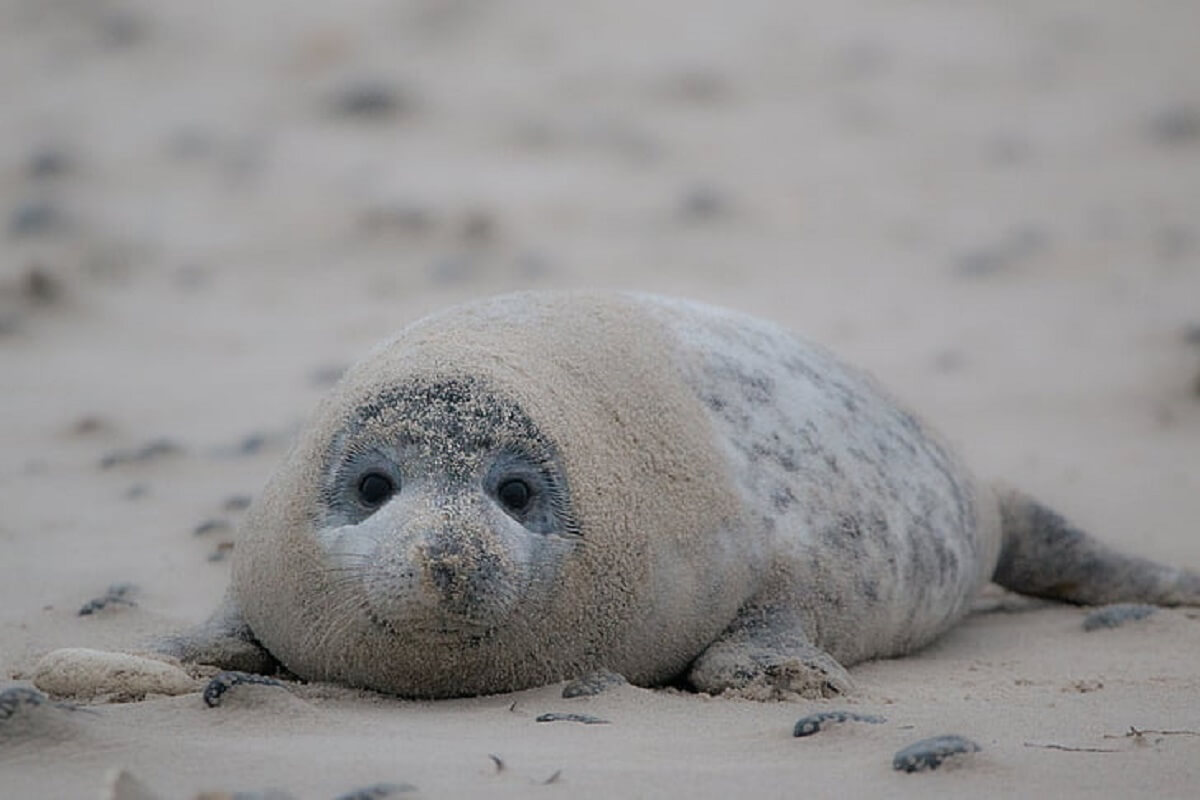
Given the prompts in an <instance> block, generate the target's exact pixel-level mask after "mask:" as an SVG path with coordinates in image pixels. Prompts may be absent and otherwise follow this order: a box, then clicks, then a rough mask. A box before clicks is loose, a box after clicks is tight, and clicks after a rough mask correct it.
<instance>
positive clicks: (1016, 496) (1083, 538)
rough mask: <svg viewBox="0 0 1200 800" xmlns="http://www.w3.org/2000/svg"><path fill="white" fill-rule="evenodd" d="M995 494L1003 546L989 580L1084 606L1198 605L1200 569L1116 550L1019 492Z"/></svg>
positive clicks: (1024, 591)
mask: <svg viewBox="0 0 1200 800" xmlns="http://www.w3.org/2000/svg"><path fill="white" fill-rule="evenodd" d="M996 495H997V497H998V499H999V501H1000V517H1001V523H1002V526H1003V545H1002V546H1001V550H1000V561H999V563H997V565H996V572H995V573H994V574H993V575H992V580H994V581H995V582H996V583H998V584H1000V585H1001V586H1003V587H1005V588H1006V589H1011V590H1013V591H1014V592H1020V593H1021V594H1029V595H1034V596H1036V597H1046V598H1050V599H1052V600H1062V601H1065V602H1068V603H1079V604H1084V605H1103V604H1106V603H1153V604H1155V605H1160V606H1197V605H1200V574H1197V573H1195V572H1191V571H1189V570H1185V569H1179V568H1176V567H1168V566H1166V565H1163V564H1157V563H1155V562H1153V561H1150V560H1148V559H1145V558H1138V557H1137V556H1129V555H1125V554H1124V553H1120V552H1118V551H1116V550H1114V549H1112V548H1110V547H1108V546H1107V545H1105V544H1103V543H1102V542H1100V541H1098V540H1096V539H1094V538H1093V537H1091V536H1089V535H1088V534H1086V533H1084V532H1083V531H1081V530H1079V529H1078V528H1076V527H1075V526H1073V525H1071V523H1069V522H1067V521H1066V520H1065V519H1063V518H1062V517H1061V516H1059V515H1058V514H1056V513H1055V512H1054V511H1051V510H1050V509H1049V508H1047V507H1046V506H1044V505H1042V504H1041V503H1039V502H1037V501H1036V500H1034V499H1032V498H1031V497H1029V496H1027V495H1025V494H1022V493H1021V492H1018V491H1014V490H1011V489H999V490H997V492H996Z"/></svg>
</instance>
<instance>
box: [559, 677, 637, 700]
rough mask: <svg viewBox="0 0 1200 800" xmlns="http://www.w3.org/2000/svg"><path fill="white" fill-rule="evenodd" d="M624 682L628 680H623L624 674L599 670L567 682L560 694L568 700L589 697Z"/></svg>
mask: <svg viewBox="0 0 1200 800" xmlns="http://www.w3.org/2000/svg"><path fill="white" fill-rule="evenodd" d="M626 683H628V681H626V680H625V676H624V675H621V674H619V673H616V672H610V671H609V670H599V671H597V672H593V673H591V674H589V675H584V676H583V677H582V678H578V679H576V680H573V681H571V682H570V683H568V684H567V685H566V686H564V687H563V690H562V696H563V697H564V698H565V699H568V700H569V699H570V698H572V697H591V696H592V695H597V694H600V693H601V692H604V691H607V690H608V689H611V688H612V687H614V686H624V685H625V684H626Z"/></svg>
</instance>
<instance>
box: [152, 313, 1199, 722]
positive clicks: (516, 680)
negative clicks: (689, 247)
mask: <svg viewBox="0 0 1200 800" xmlns="http://www.w3.org/2000/svg"><path fill="white" fill-rule="evenodd" d="M989 579H990V580H995V581H997V582H998V583H1000V584H1001V585H1003V586H1005V587H1008V588H1009V589H1012V590H1015V591H1018V592H1023V593H1026V594H1032V595H1038V596H1041V597H1048V598H1055V599H1058V600H1064V601H1067V602H1071V603H1097V604H1098V603H1110V602H1147V603H1155V604H1163V605H1175V604H1192V605H1195V604H1200V576H1198V575H1196V574H1194V573H1191V572H1186V571H1183V570H1180V569H1174V568H1170V567H1166V566H1161V565H1158V564H1154V563H1151V562H1149V561H1146V560H1143V559H1139V558H1134V557H1127V556H1124V555H1121V554H1119V553H1117V552H1115V551H1113V550H1110V549H1109V548H1107V547H1106V546H1104V545H1103V544H1100V543H1099V542H1098V541H1096V540H1094V539H1092V538H1090V537H1089V536H1087V535H1085V534H1084V533H1082V532H1081V531H1079V530H1077V529H1076V528H1074V527H1072V526H1071V525H1070V524H1068V523H1067V522H1065V521H1064V520H1063V519H1062V518H1061V517H1059V516H1058V515H1056V514H1055V513H1054V512H1052V511H1049V510H1047V509H1046V508H1045V507H1043V506H1042V505H1040V504H1038V503H1037V502H1036V501H1034V500H1032V499H1030V498H1028V497H1026V496H1025V495H1023V494H1021V493H1019V492H1016V491H1011V490H994V489H992V488H989V487H988V486H985V485H982V484H980V483H979V482H977V481H976V480H975V479H974V477H973V476H972V475H971V473H970V472H969V471H968V470H967V468H966V467H965V466H964V465H963V464H962V463H960V461H959V460H958V458H957V457H956V456H955V455H954V453H953V452H952V451H951V450H950V449H949V448H948V447H947V446H946V445H945V444H944V443H943V442H942V440H941V439H940V438H938V436H936V435H935V434H934V433H932V432H931V431H930V430H929V429H928V428H926V427H925V426H924V425H923V424H922V423H921V422H920V421H918V419H917V418H916V417H915V416H913V415H912V414H911V413H909V412H908V411H906V410H905V409H903V408H902V407H901V406H900V405H899V404H897V403H896V402H895V401H894V400H893V399H892V398H891V397H890V396H889V395H888V394H887V393H886V392H885V391H884V390H882V389H881V388H880V387H879V386H878V385H877V384H876V383H875V382H874V381H873V380H872V379H871V378H869V377H868V376H867V375H865V374H864V373H862V372H860V371H858V370H855V369H853V368H851V367H849V366H847V365H845V364H843V363H842V362H840V361H839V360H837V359H836V358H835V357H834V356H833V355H831V354H830V353H828V352H827V351H826V350H824V349H822V348H821V347H818V346H816V345H813V344H811V343H809V342H807V341H805V340H804V339H802V338H800V337H798V336H796V335H794V334H792V333H789V332H787V331H785V330H783V329H782V328H779V327H777V326H775V325H772V324H769V323H767V322H764V321H761V320H757V319H754V318H752V317H749V316H745V315H741V314H737V313H734V312H730V311H724V310H720V309H717V308H712V307H708V306H704V305H699V304H696V303H691V302H686V301H681V300H674V299H667V298H661V297H654V296H647V295H636V294H615V293H603V292H584V293H542V292H530V293H519V294H512V295H505V296H501V297H498V298H493V299H490V300H485V301H482V302H476V303H472V304H468V305H464V306H459V307H456V308H452V309H450V310H447V311H444V312H442V313H439V314H436V315H434V316H431V317H428V318H426V319H424V320H421V321H418V322H416V323H415V324H413V325H411V326H409V327H408V328H406V329H404V330H403V331H401V333H400V334H399V335H397V336H396V337H395V338H393V339H391V340H390V341H387V342H385V343H383V344H382V345H380V346H378V347H377V348H376V349H375V350H374V351H373V352H372V353H370V354H369V355H368V356H367V357H366V359H365V360H363V361H362V362H360V363H359V364H358V365H356V366H355V367H353V368H351V369H350V370H349V371H348V373H347V374H346V375H345V376H344V377H343V379H342V380H341V382H340V383H339V384H338V385H337V386H336V387H334V389H333V390H332V392H331V394H330V395H329V396H328V397H327V398H326V399H325V400H324V402H322V403H321V404H320V406H319V407H318V409H317V410H316V412H315V415H314V417H313V418H312V420H311V423H310V424H309V425H308V427H307V428H306V429H305V430H304V431H303V432H302V434H301V435H300V437H299V440H298V441H297V442H296V443H295V445H294V446H293V448H292V450H291V451H290V453H289V454H288V455H287V456H286V457H285V458H284V460H283V463H282V465H281V466H280V467H279V468H278V470H277V471H276V472H275V474H274V476H273V477H272V478H271V479H270V481H269V483H268V484H267V487H266V489H265V490H264V491H263V493H262V494H261V496H260V497H259V498H258V499H257V500H256V501H255V503H254V505H253V507H252V508H251V509H250V511H248V512H247V516H246V518H245V520H244V522H243V526H242V529H241V533H240V538H239V541H238V543H237V546H236V549H235V551H234V560H233V577H232V583H231V586H230V589H229V592H228V594H227V597H226V599H225V601H224V603H223V605H222V607H221V608H220V609H219V610H218V611H217V613H216V614H215V615H214V616H213V618H212V619H211V620H210V621H209V622H208V623H207V624H206V625H204V626H202V627H201V628H200V629H198V630H196V631H193V632H191V633H190V634H187V635H184V636H180V637H177V638H175V639H173V640H172V641H171V642H170V643H169V644H168V646H167V648H166V649H168V650H170V651H171V652H173V653H175V654H176V655H179V656H181V657H184V658H188V659H192V660H198V661H205V662H210V663H217V664H219V665H220V666H223V667H226V668H231V669H243V670H265V669H268V668H270V666H271V664H272V663H273V661H278V662H279V663H280V664H282V665H283V666H284V667H286V668H287V669H288V670H290V671H291V672H292V673H294V674H296V675H298V676H300V677H302V678H305V679H308V680H318V681H332V682H338V683H343V684H349V685H352V686H358V687H364V688H370V689H375V690H379V691H384V692H389V693H394V694H398V695H403V696H407V697H421V698H438V697H455V696H463V695H476V694H486V693H494V692H505V691H513V690H518V689H525V688H529V687H533V686H538V685H542V684H546V683H551V682H555V681H559V680H563V679H568V678H573V677H577V676H579V675H582V674H586V673H588V672H591V671H594V670H597V669H609V670H613V671H616V672H618V673H621V674H623V675H624V676H626V677H627V678H628V679H629V680H630V681H631V682H633V683H635V684H639V685H643V686H652V685H660V684H663V683H666V682H672V681H679V680H685V681H686V682H687V683H689V684H690V685H691V686H693V687H695V688H696V689H698V690H702V691H707V692H720V691H724V690H730V689H733V690H739V691H741V692H743V693H745V694H747V695H748V696H757V697H767V696H779V695H788V694H800V695H806V696H820V695H824V694H831V693H837V692H844V691H847V690H848V689H849V688H850V686H851V684H850V680H849V677H848V675H847V673H846V670H845V666H848V665H851V664H854V663H856V662H859V661H862V660H864V659H869V658H875V657H884V656H897V655H901V654H904V653H907V652H909V651H912V650H913V649H915V648H918V647H921V646H922V645H924V644H926V643H928V642H930V641H931V640H933V639H934V638H935V637H937V636H938V635H939V634H941V633H942V632H944V631H945V630H946V629H947V628H949V627H950V626H951V625H953V624H954V623H955V622H956V621H958V620H959V619H960V618H962V617H963V615H964V614H965V613H966V611H967V609H968V604H969V601H970V600H971V598H972V596H973V595H975V593H976V592H977V591H978V590H979V589H980V587H981V586H983V584H985V583H986V582H987V581H988V580H989Z"/></svg>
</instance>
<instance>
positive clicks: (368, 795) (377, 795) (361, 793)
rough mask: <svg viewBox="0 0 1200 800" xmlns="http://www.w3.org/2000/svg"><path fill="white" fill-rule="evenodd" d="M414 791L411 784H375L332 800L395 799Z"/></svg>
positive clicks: (415, 788)
mask: <svg viewBox="0 0 1200 800" xmlns="http://www.w3.org/2000/svg"><path fill="white" fill-rule="evenodd" d="M416 790H417V787H415V786H413V785H412V784H411V783H377V784H375V785H374V786H364V787H363V788H361V789H352V790H351V791H349V792H346V793H345V794H339V795H338V796H337V797H335V798H334V800H382V798H385V797H395V796H396V795H399V794H405V793H407V792H415V791H416Z"/></svg>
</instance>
